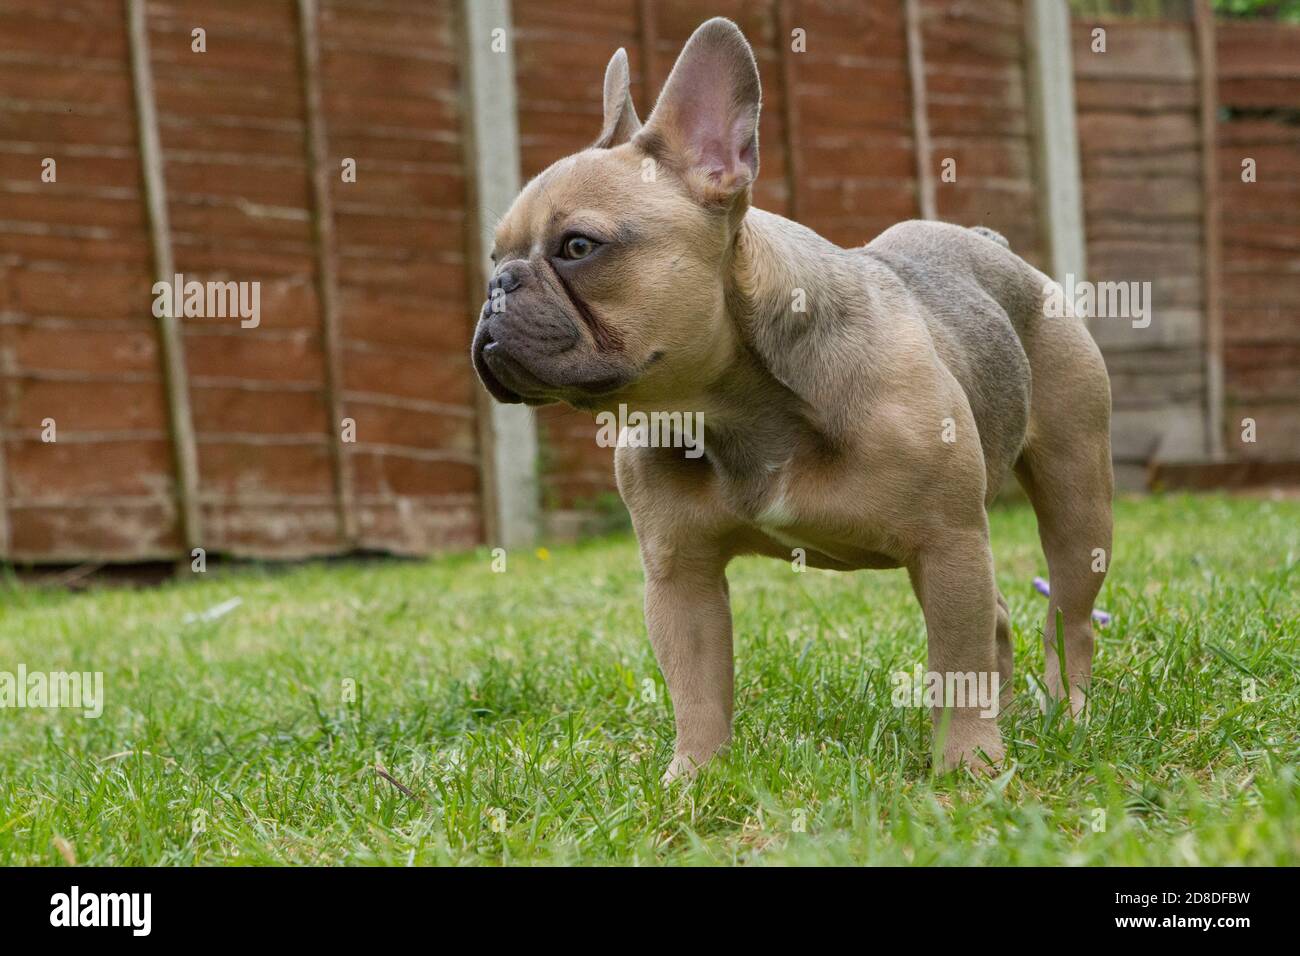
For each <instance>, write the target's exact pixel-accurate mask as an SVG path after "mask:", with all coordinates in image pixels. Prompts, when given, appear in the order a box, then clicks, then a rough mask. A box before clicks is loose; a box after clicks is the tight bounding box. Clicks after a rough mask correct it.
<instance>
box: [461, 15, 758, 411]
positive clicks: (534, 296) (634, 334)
mask: <svg viewBox="0 0 1300 956" xmlns="http://www.w3.org/2000/svg"><path fill="white" fill-rule="evenodd" d="M759 99H760V92H759V81H758V68H757V66H756V64H755V62H754V54H753V52H752V51H751V50H750V47H749V44H748V43H747V42H746V40H745V38H744V36H743V35H742V34H741V32H740V30H739V29H738V28H737V27H736V25H735V24H734V23H732V22H731V21H729V20H725V19H720V18H719V19H714V20H709V21H708V22H707V23H705V24H703V25H702V26H700V28H699V29H697V30H696V31H695V33H694V34H693V35H692V36H691V38H690V40H689V41H688V42H687V44H686V46H685V47H684V48H683V49H682V53H681V55H680V56H679V57H678V59H677V63H676V65H675V66H674V67H673V70H672V73H671V74H669V77H668V80H667V82H666V83H665V84H664V87H663V92H662V93H661V94H660V96H659V100H658V102H657V103H656V104H655V108H654V111H653V112H652V113H651V115H650V118H649V119H648V120H647V121H646V123H645V125H644V126H642V125H641V122H640V120H639V119H637V115H636V110H635V108H634V107H633V105H632V98H631V95H630V94H629V92H628V64H627V55H626V54H625V53H624V52H623V51H622V50H619V51H618V52H617V53H615V54H614V57H613V59H611V60H610V62H609V67H608V69H607V70H606V72H605V120H604V126H603V128H602V129H601V132H600V137H599V138H598V139H597V140H596V142H595V144H594V145H592V146H591V147H589V148H588V149H584V150H583V151H582V152H579V153H575V154H573V155H572V156H568V157H566V158H564V159H562V160H560V161H559V162H557V163H555V164H554V165H553V166H551V167H550V168H549V169H547V170H545V171H544V172H542V173H541V174H540V175H538V176H537V177H536V178H535V179H533V180H532V182H530V183H529V184H528V185H527V186H526V187H525V188H524V190H523V192H521V193H520V194H519V197H518V198H517V199H516V200H515V202H514V204H513V205H512V206H511V207H510V209H509V211H508V212H507V213H506V214H505V216H504V217H503V218H502V220H501V223H500V225H499V226H498V227H497V230H496V237H495V248H494V250H493V257H492V258H493V262H494V264H495V268H494V270H493V273H492V276H491V280H490V281H489V283H488V299H487V302H485V303H484V305H483V311H482V313H481V315H480V317H479V322H478V327H477V329H476V330H475V334H474V344H473V346H472V356H473V360H474V367H475V369H476V371H477V372H478V374H479V377H480V378H481V379H482V380H483V384H484V385H485V386H486V387H487V389H488V391H489V392H490V393H491V394H492V395H493V397H495V398H496V399H497V400H498V401H502V402H526V403H528V404H531V405H540V404H545V403H547V402H553V401H564V402H568V403H569V404H571V405H575V406H578V407H580V408H597V407H601V406H605V405H612V404H613V403H615V402H619V401H631V402H662V401H672V400H673V399H675V398H683V397H687V396H688V395H689V393H690V392H691V391H697V390H698V387H699V386H701V385H703V384H707V383H708V382H709V381H711V380H712V379H713V378H714V377H716V375H717V374H718V373H719V372H720V371H721V369H722V368H723V367H725V365H726V364H727V363H728V362H729V361H730V357H731V356H732V354H733V353H734V349H735V348H736V336H735V330H734V329H733V328H732V326H731V324H730V322H729V321H728V320H727V317H726V309H725V305H724V288H725V270H726V269H727V267H728V264H729V261H730V253H731V249H732V244H733V242H734V240H735V236H736V231H737V229H738V228H739V225H740V222H741V220H742V219H743V217H744V214H745V211H746V210H747V209H748V208H749V191H750V186H751V184H752V183H753V181H754V178H755V176H756V175H757V173H758V111H759Z"/></svg>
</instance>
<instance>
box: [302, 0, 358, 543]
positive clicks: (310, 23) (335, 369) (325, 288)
mask: <svg viewBox="0 0 1300 956" xmlns="http://www.w3.org/2000/svg"><path fill="white" fill-rule="evenodd" d="M317 19H318V11H317V6H316V0H298V49H299V59H298V66H299V70H298V72H299V76H300V78H301V82H302V92H303V102H304V103H305V105H306V129H305V133H306V137H305V139H306V144H305V145H306V148H307V169H308V172H309V173H310V174H311V189H312V239H313V241H314V245H315V257H316V294H317V298H319V300H320V312H321V348H322V350H323V351H324V353H325V383H324V384H325V387H324V391H325V407H326V408H327V409H328V410H329V417H330V420H329V436H330V459H331V464H332V466H333V472H334V500H335V504H336V506H337V508H338V522H339V536H340V537H341V538H342V539H343V544H344V546H345V547H346V548H348V549H352V548H355V547H356V544H357V514H356V500H355V496H354V494H353V490H352V462H351V460H350V457H349V454H348V451H349V449H348V446H347V443H345V442H344V441H343V346H342V341H341V340H342V329H341V327H340V322H341V320H340V318H339V304H338V302H339V293H338V270H337V268H336V266H335V249H334V203H333V198H332V196H331V194H330V176H331V175H333V174H334V170H332V169H331V168H330V165H329V147H328V145H327V138H326V132H325V111H324V109H323V107H322V106H321V78H320V40H319V35H318V31H317V27H316V24H317Z"/></svg>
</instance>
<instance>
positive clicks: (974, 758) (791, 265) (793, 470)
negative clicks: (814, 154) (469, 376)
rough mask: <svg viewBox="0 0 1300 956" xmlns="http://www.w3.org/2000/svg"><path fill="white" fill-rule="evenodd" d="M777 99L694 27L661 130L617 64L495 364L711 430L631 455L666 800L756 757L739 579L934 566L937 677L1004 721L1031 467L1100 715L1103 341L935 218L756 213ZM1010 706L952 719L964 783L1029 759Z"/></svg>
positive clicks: (1042, 525)
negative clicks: (697, 441) (997, 544)
mask: <svg viewBox="0 0 1300 956" xmlns="http://www.w3.org/2000/svg"><path fill="white" fill-rule="evenodd" d="M760 99H761V94H760V85H759V74H758V67H757V65H756V63H755V60H754V54H753V51H752V50H751V49H750V46H749V44H748V42H747V41H746V40H745V37H744V36H743V34H742V33H741V31H740V30H739V28H737V26H736V25H735V24H734V23H732V22H731V21H729V20H726V19H722V18H718V19H713V20H709V21H707V22H706V23H704V24H703V25H701V26H700V27H699V28H698V29H697V30H696V31H695V33H694V34H693V35H692V36H691V38H690V40H689V41H688V42H687V43H686V46H685V47H684V48H683V49H682V52H681V54H680V56H679V57H678V59H677V62H676V64H675V65H674V67H673V69H672V72H671V74H670V75H669V77H668V79H667V81H666V82H665V84H664V86H663V89H662V92H661V93H660V95H659V99H658V101H657V102H656V103H655V106H654V109H653V111H652V112H651V113H650V116H649V118H648V119H647V120H646V122H645V123H644V125H643V124H642V123H641V121H640V120H639V119H638V117H637V113H636V109H635V107H634V106H633V103H632V99H631V96H630V93H629V83H628V63H627V56H626V54H625V52H624V51H623V50H619V51H617V52H616V53H615V54H614V56H613V59H611V60H610V63H609V67H608V69H607V70H606V73H605V82H604V125H603V127H602V129H601V131H600V135H599V137H598V138H597V139H596V141H595V143H593V144H592V145H591V146H590V147H589V148H587V149H584V150H582V151H581V152H578V153H575V154H574V155H572V156H568V157H566V158H564V159H561V160H559V161H558V162H556V163H555V164H554V165H553V166H551V167H549V168H548V169H546V170H545V171H544V172H542V173H541V174H539V175H538V176H537V177H536V178H534V179H533V180H532V181H531V182H529V183H528V184H527V185H526V186H525V188H524V189H523V191H522V192H521V193H520V195H519V197H518V198H517V199H516V200H515V202H514V204H513V205H512V206H511V208H510V209H509V211H507V212H506V214H505V215H504V217H503V218H502V219H501V221H500V224H499V225H498V227H497V229H496V232H495V249H494V252H493V256H492V260H493V263H494V270H493V273H492V275H491V278H490V282H489V297H488V301H487V302H486V303H485V304H484V307H483V311H482V314H481V316H480V318H479V321H478V325H477V328H476V330H475V334H474V340H473V345H472V348H471V354H472V359H473V363H474V367H475V369H476V371H477V373H478V375H479V377H480V378H481V380H482V382H483V384H484V386H485V387H486V388H487V390H488V391H489V392H490V393H491V395H492V396H493V397H495V398H496V399H497V400H498V401H501V402H525V403H528V404H530V405H540V404H544V403H548V402H556V401H559V402H566V403H568V404H569V405H572V406H574V407H576V408H579V409H586V410H592V411H598V412H599V411H611V412H612V411H613V410H614V409H616V408H618V407H619V406H620V405H622V406H625V410H626V409H632V410H641V411H643V412H647V413H649V412H660V413H669V414H671V413H681V414H683V415H686V414H690V413H700V414H702V421H703V435H704V437H703V453H702V454H699V455H696V456H695V457H690V456H687V455H685V454H683V451H682V448H681V447H680V446H679V447H632V444H633V443H624V444H623V446H622V447H619V448H618V449H617V452H616V455H615V473H616V477H617V481H618V488H619V492H620V494H621V495H622V497H623V500H624V502H625V503H626V504H627V507H628V510H629V511H630V513H631V516H632V522H633V527H634V529H635V531H636V535H637V539H638V543H639V546H640V550H641V559H642V563H643V565H644V570H645V620H646V627H647V630H648V632H649V636H650V641H651V643H652V645H653V647H654V651H655V655H656V658H657V660H658V662H659V665H660V667H661V669H662V671H663V675H664V678H665V682H666V684H667V687H668V690H669V693H670V695H671V698H672V703H673V709H674V714H675V720H676V732H677V738H676V745H675V751H674V756H673V758H672V760H671V763H670V765H669V766H668V768H667V771H666V773H665V779H666V780H669V781H671V780H673V779H676V778H679V777H683V776H692V775H694V773H695V772H696V771H697V769H698V768H700V767H701V766H702V765H703V764H704V763H705V762H706V761H708V760H709V759H710V758H711V757H712V756H713V755H714V754H715V753H716V752H717V751H718V750H719V748H722V747H723V746H724V745H726V744H728V743H729V742H730V739H731V732H732V706H733V689H732V682H733V660H732V626H731V608H730V599H729V595H728V589H727V578H726V568H727V564H728V562H729V561H730V560H731V559H732V558H733V557H736V556H737V555H747V554H749V555H767V556H771V557H775V558H781V559H784V560H786V561H791V560H792V556H797V557H799V558H801V559H802V560H804V561H806V563H807V565H810V566H813V567H819V568H830V569H835V570H840V571H849V570H855V569H859V568H898V567H902V568H906V569H907V572H908V574H909V576H910V579H911V583H912V587H913V590H914V591H915V593H916V596H917V599H918V601H919V603H920V605H921V610H922V613H923V616H924V619H925V626H926V632H927V638H928V668H929V671H930V673H931V674H941V675H949V676H951V675H982V676H983V677H984V678H986V679H987V678H992V680H993V681H994V684H993V686H995V687H1000V689H1001V697H1002V701H1003V705H1004V706H1005V703H1006V700H1007V696H1008V694H1009V691H1010V688H1011V676H1012V644H1011V630H1010V623H1009V620H1008V612H1007V604H1006V601H1005V600H1004V599H1003V597H1002V595H1001V594H1000V593H999V592H998V588H997V585H996V583H995V581H994V575H993V555H992V551H991V550H990V546H989V526H988V518H987V513H986V509H987V507H988V506H989V504H990V502H991V501H992V500H993V498H994V496H995V495H996V494H997V493H998V491H999V490H1000V488H1001V487H1002V485H1003V482H1004V479H1006V478H1007V477H1008V475H1009V474H1010V473H1012V472H1014V473H1015V475H1016V476H1017V478H1018V480H1019V482H1020V484H1021V485H1022V486H1023V487H1024V489H1025V492H1026V494H1027V496H1028V498H1029V501H1030V502H1031V504H1032V506H1033V508H1034V511H1035V513H1036V516H1037V519H1038V527H1039V537H1040V540H1041V543H1042V547H1043V551H1044V554H1045V556H1046V559H1047V565H1048V571H1049V574H1050V582H1051V598H1050V600H1049V607H1048V612H1047V619H1046V626H1045V628H1044V630H1043V640H1044V647H1045V654H1046V666H1047V674H1046V680H1045V682H1044V683H1045V687H1046V690H1047V692H1048V693H1049V694H1051V695H1053V696H1055V697H1056V698H1057V699H1058V700H1062V701H1064V700H1067V699H1068V701H1069V706H1070V709H1071V712H1072V713H1073V714H1075V715H1078V714H1080V713H1081V712H1082V711H1083V709H1084V707H1085V704H1086V695H1087V693H1088V690H1089V684H1090V680H1091V674H1092V656H1093V632H1092V623H1091V612H1092V606H1093V601H1094V600H1095V598H1096V596H1097V593H1098V591H1099V589H1100V587H1101V584H1102V579H1103V577H1104V574H1105V568H1106V566H1107V564H1108V562H1109V557H1110V549H1111V497H1112V473H1111V456H1110V386H1109V381H1108V378H1107V374H1106V368H1105V365H1104V364H1103V362H1102V358H1101V355H1100V353H1099V351H1098V349H1097V347H1096V345H1095V344H1094V342H1093V340H1092V338H1091V336H1090V335H1089V333H1088V330H1087V328H1086V327H1085V325H1084V323H1083V322H1082V321H1081V320H1080V319H1079V318H1077V317H1076V316H1074V315H1073V314H1067V315H1065V316H1064V317H1060V316H1055V315H1053V316H1051V317H1049V316H1048V315H1047V314H1046V313H1045V310H1044V301H1045V298H1046V296H1047V295H1048V292H1049V290H1050V289H1051V280H1050V279H1049V278H1048V277H1047V276H1045V275H1044V274H1043V273H1041V272H1039V271H1038V270H1037V269H1035V268H1033V267H1032V266H1031V265H1029V264H1028V263H1027V262H1025V261H1024V260H1023V259H1021V258H1020V257H1019V256H1017V255H1016V254H1015V253H1014V252H1012V251H1011V250H1010V249H1009V248H1008V246H1007V243H1006V240H1004V239H1003V238H1002V237H1001V236H1000V235H998V234H997V233H995V232H993V231H992V230H988V229H983V228H978V227H977V228H974V229H972V228H965V227H962V226H957V225H951V224H946V223H940V222H930V221H909V222H903V223H900V224H898V225H895V226H893V227H891V228H889V229H887V230H886V231H885V232H883V233H881V234H880V235H879V236H877V237H876V238H875V239H873V240H872V241H871V242H869V243H867V244H866V245H863V246H859V247H857V248H853V249H844V248H840V247H839V246H836V245H834V244H832V243H831V242H829V241H827V240H826V239H824V238H822V237H821V236H819V235H818V234H817V233H815V232H813V231H812V230H811V229H808V228H805V227H804V226H802V225H800V224H798V223H795V222H792V221H790V220H788V219H785V218H782V217H781V216H778V215H774V214H772V213H769V212H764V211H762V210H759V209H755V208H753V207H752V206H751V205H750V192H751V187H752V186H753V184H754V181H755V178H756V177H757V175H758V157H759V149H758V117H759V108H760ZM863 162H864V163H870V162H871V157H870V156H865V157H863ZM636 444H643V443H636ZM660 444H661V445H662V444H663V443H660ZM1058 621H1059V634H1058ZM958 696H959V697H960V696H961V695H958ZM997 710H998V708H997V706H996V705H995V706H994V707H993V708H991V709H990V708H988V707H987V706H985V707H983V708H981V707H980V706H979V705H978V704H977V703H976V702H974V701H971V700H966V701H964V702H963V701H962V700H960V699H958V700H955V701H954V700H951V699H945V700H944V701H942V703H941V705H939V706H935V707H933V708H932V717H933V721H934V733H935V744H934V753H935V757H936V759H937V761H938V762H939V764H940V765H941V767H942V768H944V769H951V768H956V767H958V766H961V765H963V764H964V765H966V766H968V767H970V768H971V769H973V770H975V771H977V772H981V771H982V772H988V771H990V770H992V769H994V768H996V767H997V766H998V765H999V764H1000V763H1001V762H1002V761H1004V759H1005V750H1004V747H1003V743H1002V738H1001V734H1000V732H999V729H998V724H997Z"/></svg>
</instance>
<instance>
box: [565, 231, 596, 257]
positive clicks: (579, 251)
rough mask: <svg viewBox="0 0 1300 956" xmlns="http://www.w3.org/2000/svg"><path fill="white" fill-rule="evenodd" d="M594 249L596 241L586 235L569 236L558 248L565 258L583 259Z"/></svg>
mask: <svg viewBox="0 0 1300 956" xmlns="http://www.w3.org/2000/svg"><path fill="white" fill-rule="evenodd" d="M595 250H596V243H595V242H594V241H593V240H591V239H588V238H587V237H586V236H570V237H569V238H568V239H566V240H564V245H563V247H561V249H560V253H561V255H563V256H564V258H566V259H585V258H587V256H589V255H591V254H592V253H593V252H594V251H595Z"/></svg>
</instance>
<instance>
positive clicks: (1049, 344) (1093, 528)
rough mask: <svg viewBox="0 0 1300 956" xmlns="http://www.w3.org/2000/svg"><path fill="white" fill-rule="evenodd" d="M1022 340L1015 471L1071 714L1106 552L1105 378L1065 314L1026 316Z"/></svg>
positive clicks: (1050, 686)
mask: <svg viewBox="0 0 1300 956" xmlns="http://www.w3.org/2000/svg"><path fill="white" fill-rule="evenodd" d="M1021 339H1022V341H1023V342H1024V346H1025V353H1026V355H1028V357H1029V363H1030V367H1031V369H1032V375H1033V394H1032V398H1031V401H1030V412H1029V430H1028V435H1027V437H1026V442H1025V448H1024V450H1023V452H1022V453H1021V456H1020V460H1019V461H1018V462H1017V464H1016V477H1017V478H1018V479H1019V480H1020V483H1021V485H1022V486H1023V487H1024V489H1025V492H1026V493H1027V494H1028V495H1029V500H1030V503H1031V504H1032V505H1033V507H1034V513H1035V514H1036V515H1037V517H1038V536H1039V540H1040V541H1041V542H1042V546H1043V553H1044V555H1045V556H1046V558H1047V569H1048V574H1049V577H1050V582H1051V597H1050V598H1049V599H1048V609H1047V620H1046V625H1045V627H1044V629H1043V644H1044V651H1045V658H1046V665H1047V675H1046V678H1047V690H1048V693H1050V694H1052V695H1053V696H1054V697H1056V698H1057V699H1060V698H1062V697H1064V696H1065V694H1066V693H1067V691H1066V689H1065V688H1066V685H1067V684H1068V687H1069V690H1068V694H1069V698H1070V707H1071V711H1072V712H1073V713H1074V714H1076V715H1077V714H1079V713H1080V712H1081V711H1082V710H1083V707H1084V705H1085V703H1086V699H1087V698H1086V694H1087V688H1088V686H1089V683H1090V682H1091V680H1092V653H1093V632H1092V607H1093V602H1094V601H1095V600H1096V598H1097V593H1098V592H1099V591H1100V590H1101V584H1102V581H1103V579H1104V578H1105V576H1106V570H1107V568H1108V567H1109V566H1110V559H1111V496H1112V493H1113V477H1112V472H1111V458H1110V383H1109V380H1108V379H1107V376H1106V366H1105V364H1104V363H1103V362H1102V358H1101V353H1100V352H1099V351H1098V350H1097V346H1096V345H1095V343H1094V342H1093V341H1092V337H1091V335H1089V334H1088V331H1087V329H1086V328H1085V327H1084V325H1083V323H1082V322H1080V321H1079V320H1078V319H1077V318H1075V317H1074V316H1072V315H1067V316H1062V317H1059V318H1051V317H1045V316H1043V315H1041V314H1040V315H1037V316H1034V317H1032V318H1031V319H1030V321H1029V322H1028V323H1027V328H1025V329H1024V331H1022V333H1021ZM1058 612H1059V613H1060V618H1061V628H1062V634H1061V638H1062V640H1060V641H1059V645H1060V647H1061V650H1063V651H1064V655H1065V664H1064V667H1062V665H1061V661H1060V653H1059V651H1058V637H1057V613H1058Z"/></svg>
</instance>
